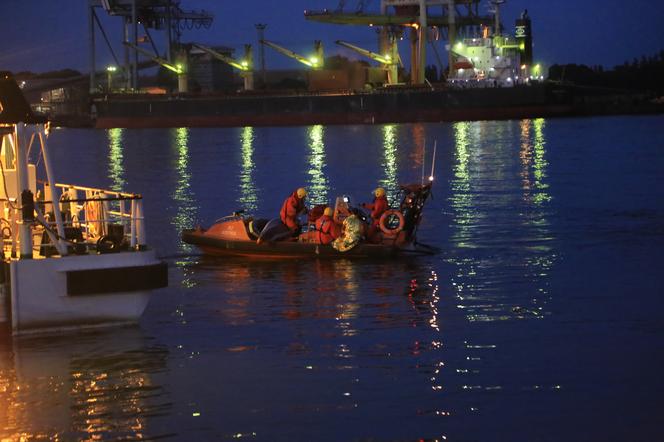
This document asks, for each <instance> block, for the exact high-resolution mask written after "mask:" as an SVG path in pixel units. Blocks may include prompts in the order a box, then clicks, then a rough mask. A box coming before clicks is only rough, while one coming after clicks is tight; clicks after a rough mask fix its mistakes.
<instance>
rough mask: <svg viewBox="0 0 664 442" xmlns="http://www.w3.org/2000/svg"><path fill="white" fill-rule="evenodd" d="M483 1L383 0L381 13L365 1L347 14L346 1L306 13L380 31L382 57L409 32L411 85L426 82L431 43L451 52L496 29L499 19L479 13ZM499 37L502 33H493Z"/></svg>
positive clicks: (326, 20)
mask: <svg viewBox="0 0 664 442" xmlns="http://www.w3.org/2000/svg"><path fill="white" fill-rule="evenodd" d="M480 2H481V0H381V3H380V13H378V14H375V13H373V14H372V13H368V12H365V11H364V4H365V3H364V1H360V2H359V3H358V7H357V8H356V9H355V11H354V12H346V11H344V5H345V1H343V0H342V1H341V2H340V3H339V7H337V8H336V9H335V10H333V11H330V10H323V11H305V12H304V16H305V18H306V19H307V20H311V21H316V22H322V23H331V24H343V25H359V26H370V27H379V29H380V31H379V48H380V53H381V54H388V53H389V51H390V42H391V41H393V38H394V36H395V35H398V36H401V35H403V33H404V31H407V30H409V31H410V32H409V34H410V35H409V37H410V72H411V83H414V84H422V83H424V82H425V77H424V71H425V68H426V44H427V41H429V40H438V39H439V40H446V41H447V42H448V43H447V44H448V46H447V48H448V49H449V48H450V47H452V45H453V44H454V43H455V41H456V39H457V36H459V35H464V34H471V33H473V32H478V33H479V32H480V28H481V27H493V26H498V27H499V26H500V25H499V24H498V25H496V24H495V23H496V22H497V20H496V17H495V16H494V15H493V14H491V15H482V14H480V12H479V5H480ZM494 32H495V33H496V34H497V33H499V32H500V31H499V29H494ZM448 57H449V65H450V66H452V63H453V61H452V57H453V54H452V51H449V50H448Z"/></svg>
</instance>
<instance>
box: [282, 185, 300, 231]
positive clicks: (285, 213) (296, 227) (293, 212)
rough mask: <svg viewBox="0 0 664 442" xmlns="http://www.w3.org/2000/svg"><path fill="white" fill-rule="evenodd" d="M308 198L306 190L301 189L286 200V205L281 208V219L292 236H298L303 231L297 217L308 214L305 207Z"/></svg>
mask: <svg viewBox="0 0 664 442" xmlns="http://www.w3.org/2000/svg"><path fill="white" fill-rule="evenodd" d="M306 197H307V191H306V189H305V188H304V187H300V188H299V189H297V190H296V191H294V192H293V193H292V194H291V195H290V196H289V197H288V198H286V200H285V201H284V204H283V205H282V206H281V211H280V212H279V217H280V218H281V222H282V223H284V225H285V226H286V227H288V230H290V232H291V235H292V236H297V235H298V234H299V233H300V231H301V229H302V228H301V226H300V222H299V221H298V219H297V217H298V216H299V215H301V214H303V213H307V206H305V205H304V199H305V198H306Z"/></svg>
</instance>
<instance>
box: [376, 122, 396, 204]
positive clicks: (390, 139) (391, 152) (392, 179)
mask: <svg viewBox="0 0 664 442" xmlns="http://www.w3.org/2000/svg"><path fill="white" fill-rule="evenodd" d="M398 142H399V141H398V137H397V125H395V124H386V125H385V126H383V155H384V156H383V161H382V167H383V170H384V171H385V177H384V178H383V179H381V180H380V181H379V183H380V186H381V187H384V188H385V190H386V192H387V198H388V200H389V203H390V206H396V205H398V204H397V203H398V202H397V201H396V199H395V198H396V196H397V193H398V191H399V181H398V176H399V171H398V168H399V164H398V161H397V156H398V149H397V147H398Z"/></svg>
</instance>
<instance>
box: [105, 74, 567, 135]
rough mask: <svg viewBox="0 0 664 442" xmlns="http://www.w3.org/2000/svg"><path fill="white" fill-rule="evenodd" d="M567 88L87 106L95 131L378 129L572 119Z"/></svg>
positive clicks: (184, 98) (114, 101)
mask: <svg viewBox="0 0 664 442" xmlns="http://www.w3.org/2000/svg"><path fill="white" fill-rule="evenodd" d="M573 101H574V100H573V97H572V96H571V95H570V93H569V91H568V90H567V89H560V88H555V87H550V86H549V85H545V84H538V85H532V86H523V87H513V88H481V89H440V90H430V89H394V90H390V89H387V90H385V91H380V92H372V93H353V94H349V93H345V94H342V93H328V94H298V95H257V94H255V93H254V94H238V95H232V96H230V95H223V96H203V95H175V96H169V95H166V96H147V95H135V96H134V95H131V96H122V95H115V96H105V97H100V98H97V99H95V100H94V107H95V110H94V112H93V113H94V114H95V125H96V127H98V128H113V127H127V128H141V127H235V126H296V125H311V124H384V123H404V122H439V121H461V120H486V119H519V118H534V117H554V116H567V115H573V114H575V113H577V112H578V108H577V107H575V106H574V102H573Z"/></svg>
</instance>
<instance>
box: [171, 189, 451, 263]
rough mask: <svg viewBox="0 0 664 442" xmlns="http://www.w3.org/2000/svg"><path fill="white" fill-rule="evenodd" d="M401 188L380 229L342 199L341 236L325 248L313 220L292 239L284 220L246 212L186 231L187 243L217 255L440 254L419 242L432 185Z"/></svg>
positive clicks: (338, 206)
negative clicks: (283, 222) (397, 198)
mask: <svg viewBox="0 0 664 442" xmlns="http://www.w3.org/2000/svg"><path fill="white" fill-rule="evenodd" d="M400 189H401V191H400V195H399V196H400V199H401V203H400V205H399V208H398V209H396V208H395V209H389V210H387V211H386V212H385V213H384V214H383V215H382V217H381V218H380V222H379V226H378V227H379V228H376V227H373V228H372V227H371V219H370V218H369V217H368V215H367V214H366V213H364V212H363V211H362V210H361V209H360V208H354V207H351V205H350V201H349V198H348V197H345V196H344V197H338V198H337V200H336V204H335V207H334V221H335V222H336V223H337V225H338V226H340V227H341V234H340V236H339V237H338V238H337V239H336V240H335V241H333V242H332V243H330V244H321V242H320V240H319V238H320V235H317V231H316V230H315V227H314V224H313V222H314V221H315V219H312V217H311V215H310V216H309V220H308V225H307V226H305V227H304V228H303V229H302V230H303V231H302V232H301V233H300V234H299V235H297V236H292V235H291V234H289V233H288V232H287V231H286V228H285V226H284V225H283V224H282V223H281V221H280V220H279V218H276V219H272V220H266V219H254V218H253V217H251V216H247V215H245V214H244V212H243V211H238V212H235V213H233V214H232V215H230V216H227V217H224V218H221V219H219V220H217V221H216V222H215V223H214V224H213V225H212V226H211V227H209V228H208V229H204V228H202V227H197V228H195V229H188V230H184V231H183V232H182V240H183V241H184V242H185V243H188V244H193V245H195V246H197V247H198V248H199V249H200V250H201V251H202V252H203V253H204V254H207V255H214V256H251V257H259V258H392V257H400V256H412V255H431V254H434V253H436V252H437V251H438V250H437V249H436V248H435V247H431V246H427V245H424V244H421V243H418V242H417V239H416V233H417V228H418V226H419V224H420V221H421V219H422V209H423V208H424V204H425V202H426V200H427V199H428V197H429V196H430V194H431V184H430V183H428V184H424V185H420V184H411V185H407V186H401V187H400ZM312 212H313V211H312Z"/></svg>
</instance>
